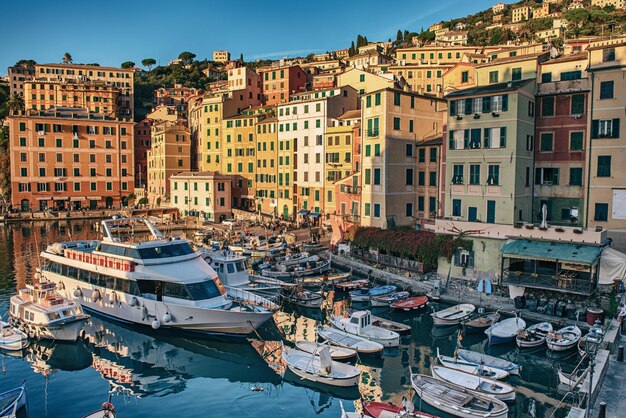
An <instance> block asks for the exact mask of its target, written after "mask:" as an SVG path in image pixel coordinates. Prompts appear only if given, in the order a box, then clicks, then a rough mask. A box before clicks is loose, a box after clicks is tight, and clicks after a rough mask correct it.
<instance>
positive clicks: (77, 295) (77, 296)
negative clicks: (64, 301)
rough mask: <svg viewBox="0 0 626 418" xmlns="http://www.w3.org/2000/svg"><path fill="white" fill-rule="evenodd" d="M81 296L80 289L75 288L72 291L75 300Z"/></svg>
mask: <svg viewBox="0 0 626 418" xmlns="http://www.w3.org/2000/svg"><path fill="white" fill-rule="evenodd" d="M82 295H83V291H82V290H80V288H78V287H77V288H76V289H74V297H75V298H79V297H81V296H82Z"/></svg>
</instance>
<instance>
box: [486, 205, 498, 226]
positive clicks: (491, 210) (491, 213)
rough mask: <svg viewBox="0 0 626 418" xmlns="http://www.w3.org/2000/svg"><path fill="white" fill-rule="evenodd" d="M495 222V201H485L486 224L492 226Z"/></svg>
mask: <svg viewBox="0 0 626 418" xmlns="http://www.w3.org/2000/svg"><path fill="white" fill-rule="evenodd" d="M495 222H496V201H495V200H487V223H488V224H493V223H495Z"/></svg>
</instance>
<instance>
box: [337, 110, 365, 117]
mask: <svg viewBox="0 0 626 418" xmlns="http://www.w3.org/2000/svg"><path fill="white" fill-rule="evenodd" d="M360 118H361V109H354V110H348V111H346V112H344V113H343V114H342V115H340V116H339V117H338V118H337V119H360Z"/></svg>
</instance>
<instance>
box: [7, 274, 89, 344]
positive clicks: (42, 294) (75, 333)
mask: <svg viewBox="0 0 626 418" xmlns="http://www.w3.org/2000/svg"><path fill="white" fill-rule="evenodd" d="M55 290H56V284H55V283H52V282H46V281H40V280H39V277H35V279H34V280H33V284H27V285H26V288H25V289H20V290H19V292H18V294H17V295H14V296H11V306H10V307H9V315H10V316H11V319H12V320H13V321H14V322H16V323H17V324H18V325H19V327H20V329H22V330H23V331H25V332H26V333H27V334H28V335H30V336H31V337H33V338H45V339H50V340H56V341H76V340H77V339H78V337H79V334H80V331H81V330H82V328H83V324H84V322H85V321H87V319H89V315H86V314H84V313H83V310H82V309H81V307H80V305H79V304H78V303H76V302H74V301H73V300H70V299H67V298H63V297H61V295H59V294H57V293H56V292H55Z"/></svg>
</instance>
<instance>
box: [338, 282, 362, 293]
mask: <svg viewBox="0 0 626 418" xmlns="http://www.w3.org/2000/svg"><path fill="white" fill-rule="evenodd" d="M368 284H369V281H367V280H355V281H351V282H344V283H337V284H335V287H336V288H337V289H339V290H345V291H348V290H357V289H360V288H362V287H364V286H367V285H368Z"/></svg>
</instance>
